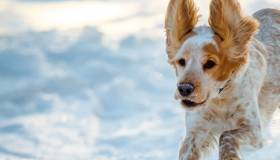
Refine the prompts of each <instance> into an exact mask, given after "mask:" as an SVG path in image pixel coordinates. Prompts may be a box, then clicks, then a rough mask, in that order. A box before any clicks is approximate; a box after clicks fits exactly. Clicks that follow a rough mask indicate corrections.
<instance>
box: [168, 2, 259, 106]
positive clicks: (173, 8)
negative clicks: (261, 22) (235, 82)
mask: <svg viewBox="0 0 280 160" xmlns="http://www.w3.org/2000/svg"><path fill="white" fill-rule="evenodd" d="M197 14H198V9H197V8H196V7H195V4H194V2H193V0H171V1H170V3H169V6H168V10H167V15H166V22H165V28H166V34H167V41H166V43H167V53H168V57H169V62H170V64H172V65H173V66H174V67H175V70H176V74H177V77H178V82H177V89H176V98H177V99H179V100H180V101H181V102H182V104H183V106H185V107H186V108H188V109H196V108H198V106H204V105H205V104H207V103H208V102H209V101H210V100H211V99H213V98H216V97H218V96H219V94H220V92H222V90H223V89H224V87H225V86H226V84H227V83H228V82H229V81H231V80H232V78H233V76H234V77H238V75H239V74H241V71H242V69H243V68H245V66H246V64H247V61H248V57H249V53H248V49H249V43H250V40H251V39H252V37H253V35H254V33H255V32H256V30H257V28H258V23H257V22H256V20H255V19H253V18H252V17H247V16H244V15H243V13H242V11H241V8H240V5H239V3H238V2H237V0H212V2H211V4H210V18H209V24H210V27H207V26H200V27H195V25H196V24H197V22H198V15H197Z"/></svg>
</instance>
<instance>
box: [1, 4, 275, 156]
mask: <svg viewBox="0 0 280 160" xmlns="http://www.w3.org/2000/svg"><path fill="white" fill-rule="evenodd" d="M127 2H128V1H126V0H120V1H119V3H120V4H123V5H127ZM148 2H150V1H148V0H142V1H130V2H129V5H130V7H135V8H134V9H136V10H135V11H133V12H132V11H130V10H129V11H128V13H126V14H128V15H123V16H121V17H118V16H116V17H113V19H109V20H108V22H106V23H105V22H104V23H98V24H96V25H91V27H78V28H76V29H64V30H57V29H56V28H55V26H54V28H52V26H50V28H43V29H42V30H40V27H38V26H36V25H35V26H36V27H33V28H32V27H30V28H29V29H28V30H26V29H24V30H21V31H19V33H17V34H13V33H12V32H11V31H7V30H9V29H10V27H8V28H6V29H3V27H2V32H3V31H6V32H9V33H7V34H2V35H1V36H0V87H1V90H0V159H1V160H2V159H3V160H10V159H12V160H14V159H40V160H174V159H177V150H178V146H179V143H180V141H181V139H182V138H183V135H184V110H183V109H182V108H180V106H179V105H178V104H177V103H176V101H175V100H174V98H173V92H174V85H175V75H174V73H173V71H172V68H171V67H170V66H169V65H168V64H167V58H166V55H165V51H164V47H165V46H164V32H163V29H162V21H163V19H164V18H163V15H164V7H166V2H167V1H166V0H165V1H164V3H162V4H157V3H155V4H152V5H148V6H147V3H148ZM157 2H159V1H157ZM249 2H250V1H249ZM249 2H247V3H246V4H248V6H249V5H250V3H249ZM30 3H31V2H30ZM107 3H108V4H110V3H112V5H113V6H114V5H116V3H115V2H111V1H109V2H107ZM262 4H263V5H265V4H267V6H273V5H278V6H279V2H278V1H277V0H276V1H275V0H271V1H262ZM0 5H1V3H0ZM40 5H42V4H40ZM204 5H205V4H204ZM101 6H102V5H101ZM253 6H255V7H253ZM14 7H16V6H14ZM25 7H26V6H25ZM116 7H120V10H122V5H116ZM250 7H251V8H250ZM250 7H248V8H249V9H248V11H247V12H253V11H254V10H256V9H257V8H262V6H258V7H256V4H254V5H252V4H251V5H250ZM154 8H156V9H155V10H154ZM0 9H1V6H0ZM20 9H21V10H20ZM24 9H26V8H24V7H23V8H19V10H18V11H22V12H20V13H22V14H23V12H24ZM27 10H28V9H27ZM5 13H7V15H8V11H5V10H4V11H2V12H0V17H1V16H2V17H4V18H5ZM23 15H24V14H23ZM27 17H28V16H27ZM109 17H110V15H109ZM25 18H26V17H25ZM33 18H34V17H33ZM6 19H8V18H7V17H6ZM9 21H10V20H9ZM2 23H4V22H2ZM13 23H14V22H13ZM95 23H96V22H95ZM0 24H1V23H0ZM16 24H17V23H16ZM7 26H10V25H7ZM31 26H33V25H32V24H31ZM37 27H38V28H39V29H38V28H37ZM75 27H76V26H75ZM0 28H1V27H0ZM279 117H280V112H278V113H276V115H275V119H274V121H273V124H272V126H271V128H270V130H271V136H269V138H268V140H267V145H266V146H265V148H264V149H262V150H260V151H257V152H254V153H247V154H246V155H244V156H245V157H246V159H248V160H279V159H280V152H279V151H280V119H279ZM216 154H217V151H213V155H210V156H209V157H207V159H209V160H215V159H217V158H215V157H216Z"/></svg>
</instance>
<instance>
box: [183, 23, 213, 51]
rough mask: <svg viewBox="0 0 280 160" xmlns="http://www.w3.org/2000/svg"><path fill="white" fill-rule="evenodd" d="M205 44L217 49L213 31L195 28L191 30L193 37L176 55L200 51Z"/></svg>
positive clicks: (202, 27)
mask: <svg viewBox="0 0 280 160" xmlns="http://www.w3.org/2000/svg"><path fill="white" fill-rule="evenodd" d="M207 44H213V45H214V46H216V47H217V44H216V42H215V40H214V33H213V31H212V30H211V29H210V28H209V27H207V26H201V27H197V28H195V29H194V30H193V35H192V36H191V37H189V38H188V39H187V40H186V41H185V42H184V43H183V45H182V47H181V48H180V50H179V52H178V53H179V54H180V55H181V54H184V53H186V52H192V51H198V50H202V49H203V47H204V46H205V45H207Z"/></svg>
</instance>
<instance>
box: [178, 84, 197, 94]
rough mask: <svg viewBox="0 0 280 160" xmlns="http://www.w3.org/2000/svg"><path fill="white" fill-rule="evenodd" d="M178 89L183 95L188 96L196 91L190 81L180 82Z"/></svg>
mask: <svg viewBox="0 0 280 160" xmlns="http://www.w3.org/2000/svg"><path fill="white" fill-rule="evenodd" d="M178 90H179V93H180V94H181V96H183V97H186V96H189V95H190V94H191V93H192V92H193V91H194V86H193V85H192V84H190V83H186V84H179V85H178Z"/></svg>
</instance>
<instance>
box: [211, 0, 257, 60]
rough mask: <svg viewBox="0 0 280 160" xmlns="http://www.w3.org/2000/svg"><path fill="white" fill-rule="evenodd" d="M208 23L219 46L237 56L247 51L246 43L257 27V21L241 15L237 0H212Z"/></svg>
mask: <svg viewBox="0 0 280 160" xmlns="http://www.w3.org/2000/svg"><path fill="white" fill-rule="evenodd" d="M209 24H210V26H211V28H212V30H213V31H214V32H215V34H216V35H217V36H218V37H219V39H220V45H221V47H222V48H226V49H229V50H231V51H232V52H233V55H232V56H237V57H238V56H243V55H244V53H247V48H248V47H247V44H248V43H249V41H250V40H251V39H252V37H253V35H254V33H255V32H256V31H257V29H258V22H257V21H256V20H255V19H254V18H253V17H249V16H244V15H243V13H242V10H241V7H240V4H239V2H238V1H237V0H212V1H211V4H210V18H209Z"/></svg>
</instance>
